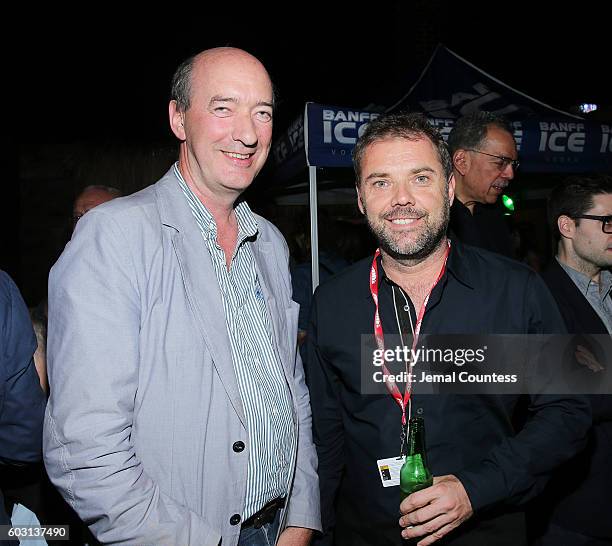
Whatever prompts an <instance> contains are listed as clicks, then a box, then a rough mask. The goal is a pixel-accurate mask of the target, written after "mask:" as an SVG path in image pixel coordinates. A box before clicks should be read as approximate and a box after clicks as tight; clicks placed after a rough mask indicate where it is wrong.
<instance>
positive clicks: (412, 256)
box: [362, 196, 450, 261]
mask: <svg viewBox="0 0 612 546" xmlns="http://www.w3.org/2000/svg"><path fill="white" fill-rule="evenodd" d="M362 205H363V210H364V214H365V217H366V221H367V222H368V227H369V228H370V231H371V232H372V235H374V237H375V238H376V240H377V241H378V244H379V246H380V248H381V250H382V251H383V252H385V253H386V254H388V255H389V256H390V257H391V258H393V259H394V260H397V261H421V260H423V259H425V258H427V256H429V255H431V254H432V253H433V252H434V251H435V250H436V249H437V248H438V246H439V245H440V242H441V241H442V239H443V238H444V237H445V236H446V230H447V229H448V222H449V218H450V201H449V199H448V196H445V198H444V202H443V203H442V216H441V218H439V220H436V219H435V218H434V219H432V218H431V215H430V214H429V213H426V214H425V216H423V217H422V218H423V219H424V225H423V227H422V229H421V231H420V232H419V233H417V234H416V238H415V239H414V240H412V241H411V240H406V241H401V234H400V235H399V237H397V238H395V237H393V235H392V234H391V233H390V232H389V230H387V229H386V228H385V222H386V221H387V220H386V219H385V216H386V215H387V214H388V212H387V213H384V214H381V215H380V216H379V217H378V218H377V220H378V221H377V222H374V221H372V219H371V218H370V216H368V212H367V208H366V205H365V203H362ZM399 210H410V212H412V213H414V210H415V209H407V208H406V207H404V208H402V209H399Z"/></svg>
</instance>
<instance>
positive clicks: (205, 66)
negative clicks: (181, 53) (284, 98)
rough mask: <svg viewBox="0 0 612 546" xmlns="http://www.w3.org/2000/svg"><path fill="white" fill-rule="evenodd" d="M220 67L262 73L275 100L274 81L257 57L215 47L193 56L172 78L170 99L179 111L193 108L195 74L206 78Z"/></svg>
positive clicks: (231, 48) (245, 52) (233, 49)
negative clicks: (174, 102)
mask: <svg viewBox="0 0 612 546" xmlns="http://www.w3.org/2000/svg"><path fill="white" fill-rule="evenodd" d="M241 65H242V66H241ZM218 67H223V68H224V70H227V69H230V70H231V69H232V68H234V69H235V70H236V72H237V73H240V72H241V68H242V67H244V68H246V69H247V70H248V69H250V70H253V71H257V72H261V75H262V77H264V78H265V79H267V81H268V83H269V85H270V88H271V89H272V99H274V89H273V85H272V80H271V79H270V76H269V74H268V72H267V70H266V68H265V67H264V65H263V64H262V63H261V61H260V60H259V59H258V58H257V57H254V56H253V55H251V54H250V53H248V52H247V51H244V50H243V49H238V48H235V47H215V48H212V49H206V50H204V51H202V52H200V53H198V54H197V55H193V56H192V57H190V58H189V59H187V60H185V61H184V62H183V63H181V65H180V66H179V67H178V68H177V69H176V72H175V73H174V76H173V78H172V88H171V92H170V95H171V96H170V98H171V100H175V101H176V105H177V110H179V111H181V112H185V111H187V110H188V109H189V108H190V106H191V98H192V97H191V93H192V83H193V75H194V72H198V74H199V75H201V76H202V77H204V78H206V77H207V76H209V72H210V71H211V70H214V69H215V68H218Z"/></svg>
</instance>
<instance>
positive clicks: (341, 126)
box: [323, 109, 380, 145]
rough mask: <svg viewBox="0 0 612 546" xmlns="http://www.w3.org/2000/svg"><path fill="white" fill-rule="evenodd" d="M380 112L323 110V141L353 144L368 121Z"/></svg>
mask: <svg viewBox="0 0 612 546" xmlns="http://www.w3.org/2000/svg"><path fill="white" fill-rule="evenodd" d="M379 116H380V114H378V113H375V112H359V111H351V110H347V111H346V112H344V111H342V110H325V109H324V110H323V143H324V144H331V143H332V142H334V141H335V142H338V143H339V144H345V145H346V144H348V145H351V144H355V143H356V142H357V138H358V137H360V136H361V135H362V134H363V131H365V128H366V126H367V124H368V122H369V121H371V120H373V119H376V118H377V117H379Z"/></svg>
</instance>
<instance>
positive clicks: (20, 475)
mask: <svg viewBox="0 0 612 546" xmlns="http://www.w3.org/2000/svg"><path fill="white" fill-rule="evenodd" d="M35 351H36V336H35V335H34V331H33V329H32V323H31V321H30V315H29V313H28V309H27V307H26V305H25V302H24V301H23V298H22V297H21V294H20V293H19V289H18V288H17V286H16V285H15V283H14V282H13V280H12V279H11V278H10V277H9V276H8V275H7V274H6V273H5V272H4V271H0V525H9V524H10V515H11V511H12V506H13V505H14V504H16V503H21V504H24V505H26V506H27V507H28V508H29V509H30V510H32V511H33V512H35V513H36V512H39V511H40V508H41V507H40V496H39V495H38V494H37V487H36V484H37V482H38V478H39V468H40V466H39V463H40V461H41V460H42V430H43V416H44V411H45V402H46V398H45V394H44V392H43V390H42V388H41V382H40V378H39V376H38V374H37V373H36V367H35V365H34V352H35ZM6 506H8V507H9V509H10V511H9V512H8V513H7V511H6V510H5V507H6ZM0 543H3V544H17V543H18V542H17V541H14V542H12V541H7V542H0Z"/></svg>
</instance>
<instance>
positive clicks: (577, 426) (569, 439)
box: [457, 274, 591, 510]
mask: <svg viewBox="0 0 612 546" xmlns="http://www.w3.org/2000/svg"><path fill="white" fill-rule="evenodd" d="M523 298H524V299H523V306H522V308H523V309H524V310H525V312H526V313H527V315H528V317H527V318H528V321H527V323H528V332H526V333H528V334H563V333H565V325H564V323H563V319H562V318H561V315H560V313H559V311H558V309H557V306H556V304H555V301H554V299H553V297H552V295H551V294H550V292H549V291H548V289H547V287H546V286H545V284H544V282H543V281H542V280H541V279H539V278H538V277H537V276H536V275H535V274H533V275H532V276H531V277H530V279H529V281H528V282H527V284H526V287H525V292H524V294H523ZM528 409H529V415H530V416H529V418H528V420H527V422H526V424H525V426H524V427H523V428H522V429H521V430H520V431H519V432H518V434H517V435H516V436H514V437H510V438H505V439H504V441H503V442H501V443H500V444H499V445H497V446H496V447H495V448H494V449H493V450H491V451H490V452H489V453H488V454H486V455H485V457H483V459H482V460H481V461H479V463H478V464H477V465H475V466H473V467H469V468H466V469H464V470H463V471H461V472H460V473H459V474H458V476H457V477H458V478H459V479H460V480H461V482H462V483H463V485H464V487H465V489H466V491H467V493H468V496H469V498H470V501H471V503H472V507H473V509H474V510H479V509H482V508H486V507H488V506H491V505H493V504H495V503H497V502H501V501H505V502H507V503H509V504H518V503H524V502H526V501H528V500H530V499H532V498H533V497H535V496H536V495H537V494H539V493H540V492H541V491H542V489H543V488H544V486H545V485H546V482H547V481H548V479H549V478H550V476H551V472H552V471H553V469H555V468H556V467H557V466H559V465H560V464H561V463H563V462H565V461H567V460H568V459H570V458H571V457H573V456H574V455H575V454H576V453H578V452H579V451H580V450H581V449H582V448H583V447H584V446H585V444H586V439H587V432H588V430H589V428H590V426H591V409H590V404H589V401H588V399H587V398H586V397H585V396H578V395H569V394H568V395H552V394H532V395H531V396H530V401H529V408H528Z"/></svg>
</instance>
